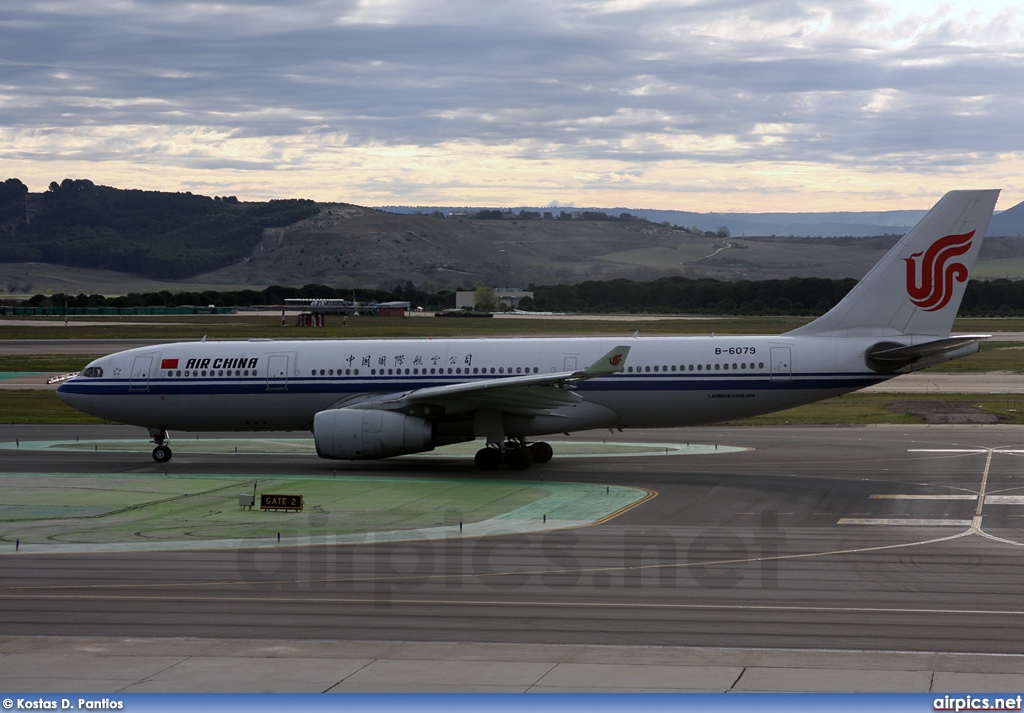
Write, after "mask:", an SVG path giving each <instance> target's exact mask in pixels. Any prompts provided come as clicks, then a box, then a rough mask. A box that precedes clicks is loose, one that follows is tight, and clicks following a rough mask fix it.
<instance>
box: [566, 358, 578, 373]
mask: <svg viewBox="0 0 1024 713" xmlns="http://www.w3.org/2000/svg"><path fill="white" fill-rule="evenodd" d="M565 371H576V357H574V356H567V357H566V358H565Z"/></svg>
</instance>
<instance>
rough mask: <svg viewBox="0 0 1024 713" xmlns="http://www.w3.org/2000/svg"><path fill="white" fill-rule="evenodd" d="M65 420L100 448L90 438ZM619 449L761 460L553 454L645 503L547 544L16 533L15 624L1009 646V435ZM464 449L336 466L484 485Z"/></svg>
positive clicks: (577, 477)
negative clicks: (243, 544)
mask: <svg viewBox="0 0 1024 713" xmlns="http://www.w3.org/2000/svg"><path fill="white" fill-rule="evenodd" d="M57 428H60V429H61V431H62V435H66V433H67V430H68V429H70V428H73V427H39V426H37V427H22V428H17V427H9V426H8V427H4V428H3V429H2V434H0V438H2V439H3V440H10V439H12V437H18V438H24V439H26V440H27V439H30V438H32V437H33V436H38V435H45V434H47V433H49V435H51V436H52V435H53V432H54V431H55V430H56V429H57ZM78 430H79V431H81V432H82V433H83V434H84V435H90V436H91V435H95V431H96V428H90V429H85V428H83V429H78ZM99 430H101V431H102V430H103V429H99ZM111 430H112V431H113V430H116V431H118V432H119V433H118V435H122V434H123V433H124V432H125V431H126V429H111ZM127 431H128V432H130V429H127ZM16 433H17V434H18V435H16ZM111 435H114V434H113V433H111ZM652 435H653V438H652ZM630 437H631V438H635V439H636V440H643V439H644V438H652V440H653V439H654V438H656V439H657V440H659V441H661V440H666V439H668V440H676V441H685V440H694V441H698V440H699V441H701V442H706V443H710V442H714V443H722V444H729V445H736V446H743V447H745V448H749V449H751V450H746V451H741V452H736V453H729V454H721V455H719V454H711V455H695V456H689V457H685V458H684V457H658V458H654V457H651V458H631V459H625V458H606V459H600V460H595V459H587V460H584V459H573V458H572V457H566V458H562V459H559V458H557V457H556V459H555V460H554V461H553V462H552V463H551V464H550V466H549V467H546V468H544V469H543V471H542V470H541V469H540V468H537V469H534V470H533V471H531V472H530V475H531V476H533V477H539V475H540V473H543V475H544V477H545V479H548V480H552V481H555V480H558V481H568V482H573V481H586V482H594V483H602V484H603V483H607V484H622V485H632V486H639V487H642V488H648V489H651V490H654V491H656V492H657V493H658V497H657V498H655V499H653V500H651V501H650V502H647V503H645V504H644V505H643V506H642V507H638V508H635V509H634V510H631V511H629V512H627V513H625V514H624V515H622V516H621V517H618V518H615V519H613V520H611V521H609V522H605V523H603V524H600V525H596V526H593V527H586V528H579V529H572V530H567V531H559V532H546V533H538V534H529V535H511V536H508V537H489V538H480V539H473V538H457V537H453V538H450V539H446V540H444V541H441V542H423V543H401V544H392V545H376V546H368V545H366V546H359V545H357V546H338V547H330V546H322V547H312V548H277V547H276V546H275V547H266V546H264V547H261V548H257V549H253V550H239V551H230V552H216V551H213V552H188V553H185V552H149V553H142V554H135V553H117V554H113V555H72V556H63V555H29V554H21V553H19V554H17V555H13V554H11V553H10V550H11V548H10V546H9V545H10V544H11V543H10V542H9V539H10V538H9V537H7V538H5V540H7V541H6V542H5V543H4V547H5V549H6V551H7V553H8V556H4V557H0V571H2V575H3V576H2V581H3V585H2V587H0V616H2V617H3V621H5V627H4V628H5V633H7V634H17V635H61V634H68V633H75V634H80V635H89V636H198V637H226V638H233V637H239V636H244V637H259V638H274V639H277V638H280V639H296V640H302V639H308V638H317V639H320V638H327V639H371V640H402V641H410V640H412V641H467V642H468V641H477V642H515V643H543V644H629V645H658V646H708V645H713V646H735V647H765V646H770V647H784V648H811V649H815V648H820V649H851V650H911V651H943V652H981V653H1019V652H1020V650H1021V642H1020V637H1019V626H1020V624H1021V623H1022V622H1024V604H1022V602H1021V599H1020V596H1019V592H1020V591H1021V588H1022V585H1024V569H1022V567H1021V564H1020V561H1021V554H1022V550H1021V544H1020V542H1021V541H1024V481H1022V480H1021V478H1022V472H1021V467H1020V466H1021V464H1022V462H1024V461H1022V460H1021V458H1022V457H1024V438H1021V436H1020V434H1019V430H1018V429H1014V428H1009V427H999V426H994V427H988V426H986V427H942V426H932V427H914V428H908V427H873V428H813V429H785V428H782V429H780V428H770V429H754V428H733V429H690V430H673V431H670V432H658V433H656V434H648V433H639V434H630ZM557 450H558V448H557V445H556V453H557ZM8 454H12V452H11V451H7V452H5V462H4V470H5V471H7V472H32V471H40V470H42V471H47V472H54V471H55V470H67V471H69V472H70V471H82V472H89V471H91V470H94V469H99V470H105V471H112V472H123V473H139V472H151V471H155V470H156V469H157V468H162V466H156V465H155V464H153V463H152V462H151V461H150V462H147V461H148V458H146V457H140V455H139V454H131V453H128V454H111V453H99V454H95V458H94V454H90V453H85V454H74V453H71V454H53V453H44V454H40V453H38V452H29V451H16V452H13V454H12V455H10V457H8ZM461 460H462V462H458V461H457V460H456V459H452V461H445V460H444V459H442V460H441V461H440V462H438V461H436V460H434V461H428V460H427V459H416V458H405V459H400V460H396V461H384V462H380V463H373V464H370V465H369V466H361V465H355V466H352V465H348V466H345V465H342V466H341V467H343V468H344V469H345V472H346V473H347V474H352V473H374V474H379V473H381V472H388V473H390V474H392V475H394V474H398V475H402V474H406V475H409V476H412V475H415V476H417V477H421V476H424V475H426V476H428V477H430V476H438V477H441V476H443V477H452V476H457V477H465V478H481V477H482V476H480V475H479V474H478V473H477V471H475V470H474V469H473V468H472V466H471V464H470V463H469V462H468V460H467V459H461ZM169 467H173V468H175V469H176V472H182V473H185V472H225V473H228V472H232V471H233V470H237V469H244V471H243V472H246V473H249V472H256V473H272V472H279V471H281V470H282V469H285V470H287V471H288V472H289V473H292V474H301V473H309V474H313V473H323V472H324V471H325V469H326V470H330V469H334V468H338V467H339V464H337V463H332V462H328V461H321V460H318V459H315V458H302V457H295V456H280V457H278V456H261V457H260V458H258V459H256V458H246V457H231V456H199V455H197V456H191V457H189V458H179V459H176V460H174V461H172V463H171V466H169ZM979 495H981V496H983V497H980V499H979ZM313 516H315V515H313ZM302 517H307V516H306V515H303V516H302Z"/></svg>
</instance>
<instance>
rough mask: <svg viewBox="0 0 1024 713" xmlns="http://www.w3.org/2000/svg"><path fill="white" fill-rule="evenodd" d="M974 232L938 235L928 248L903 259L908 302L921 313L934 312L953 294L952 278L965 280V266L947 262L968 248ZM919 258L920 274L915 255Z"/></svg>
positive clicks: (946, 302)
mask: <svg viewBox="0 0 1024 713" xmlns="http://www.w3.org/2000/svg"><path fill="white" fill-rule="evenodd" d="M973 237H974V231H973V230H972V231H971V232H969V233H964V234H962V235H947V236H946V237H944V238H939V239H938V240H936V241H935V242H934V243H932V245H931V247H930V248H928V249H927V250H924V251H922V252H920V253H914V254H913V255H911V256H910V257H905V258H903V260H904V261H905V262H906V263H907V294H909V295H910V301H911V302H913V303H914V304H915V305H917V306H918V307H920V308H921V309H923V310H924V311H925V312H936V311H938V310H940V309H942V308H943V307H945V306H946V305H947V304H949V300H950V299H952V297H953V280H956V281H957V282H966V281H967V272H968V271H967V267H966V266H965V265H964V264H963V263H960V262H952V263H951V262H950V260H952V259H953V258H955V257H957V256H959V255H963V254H964V253H966V252H967V251H968V250H970V249H971V238H973ZM922 253H923V254H924V257H923V258H922V259H921V271H920V277H919V276H918V269H917V258H918V257H920V256H921V255H922Z"/></svg>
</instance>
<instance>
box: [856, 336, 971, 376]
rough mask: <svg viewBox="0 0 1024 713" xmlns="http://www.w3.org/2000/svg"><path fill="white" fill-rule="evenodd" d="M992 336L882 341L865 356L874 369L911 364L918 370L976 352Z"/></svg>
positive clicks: (895, 369)
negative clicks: (905, 341)
mask: <svg viewBox="0 0 1024 713" xmlns="http://www.w3.org/2000/svg"><path fill="white" fill-rule="evenodd" d="M989 336H991V335H988V334H966V335H963V336H959V337H948V338H946V339H936V340H934V341H931V342H925V343H923V344H911V345H903V344H895V343H893V342H882V343H881V344H876V345H875V346H874V347H872V348H871V349H869V350H868V353H867V355H866V358H867V362H868V366H870V367H871V368H872V369H874V370H875V371H881V372H892V371H898V370H900V369H903V368H905V367H908V366H909V367H912V369H911V370H912V371H916V370H917V369H923V368H925V367H926V366H932V365H934V364H941V363H942V362H944V361H949V360H950V359H957V358H959V357H962V356H967V355H968V354H974V353H976V352H977V351H978V350H979V349H980V348H981V340H982V339H988V338H989Z"/></svg>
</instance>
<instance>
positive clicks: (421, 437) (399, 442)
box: [313, 408, 434, 460]
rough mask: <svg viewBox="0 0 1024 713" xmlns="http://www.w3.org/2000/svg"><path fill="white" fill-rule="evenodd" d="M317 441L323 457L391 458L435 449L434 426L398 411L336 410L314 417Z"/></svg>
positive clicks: (352, 458)
mask: <svg viewBox="0 0 1024 713" xmlns="http://www.w3.org/2000/svg"><path fill="white" fill-rule="evenodd" d="M313 441H314V443H316V453H317V455H318V456H320V457H321V458H334V459H337V460H368V459H371V458H390V457H391V456H400V455H405V454H407V453H421V452H423V451H432V450H434V426H433V424H432V423H431V422H430V421H426V420H424V419H422V418H418V417H416V416H406V415H405V414H401V413H396V412H394V411H383V410H381V409H352V408H341V409H332V410H329V411H321V412H320V413H318V414H317V415H316V416H314V417H313Z"/></svg>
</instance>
